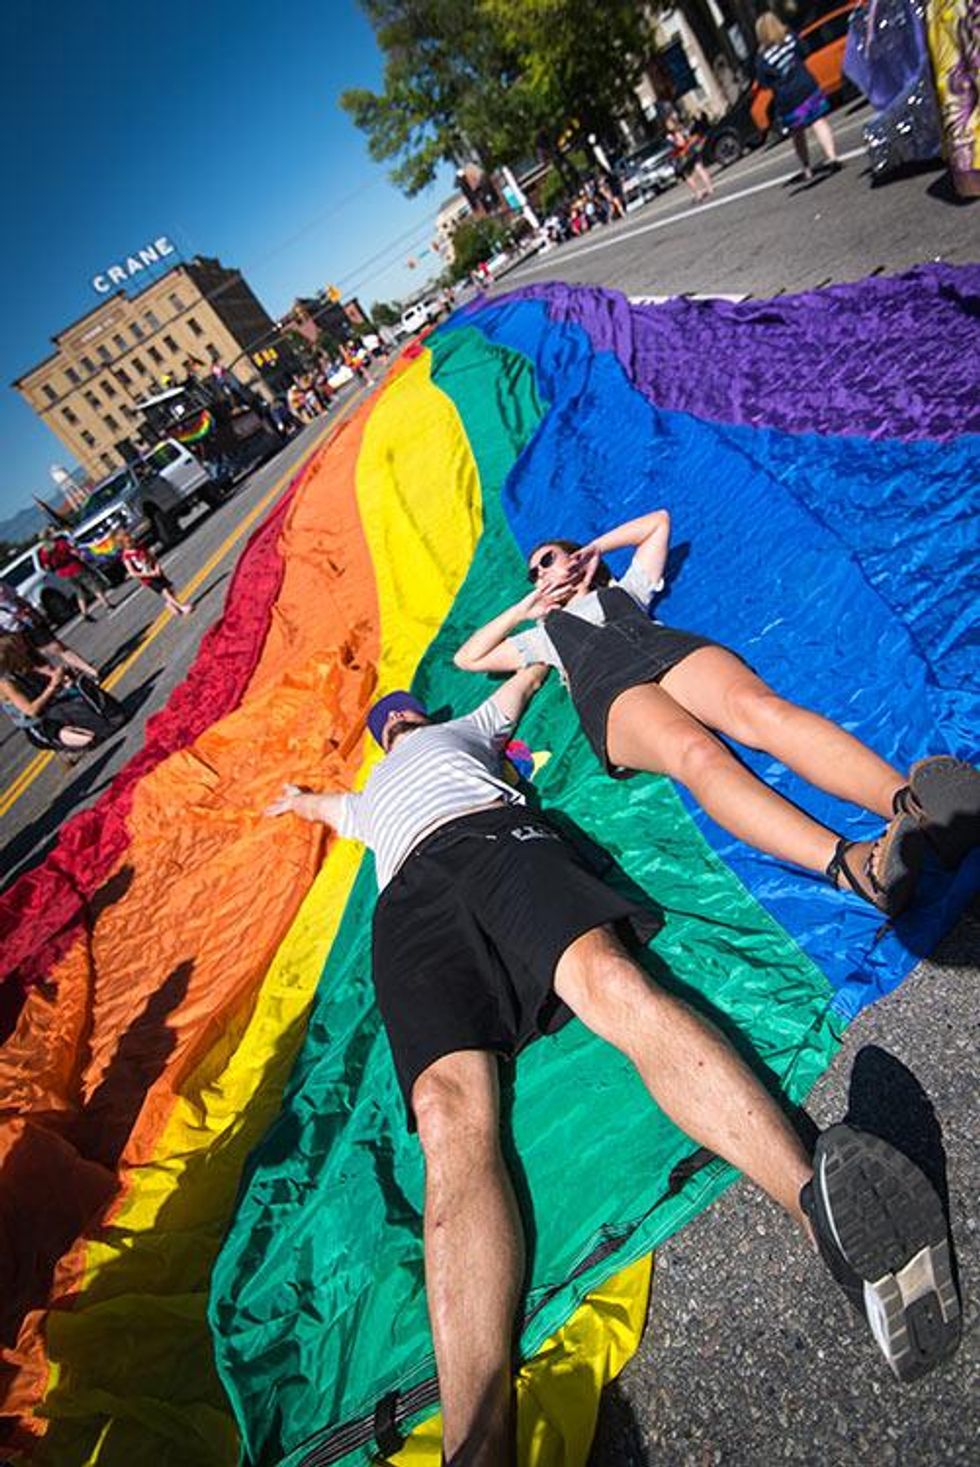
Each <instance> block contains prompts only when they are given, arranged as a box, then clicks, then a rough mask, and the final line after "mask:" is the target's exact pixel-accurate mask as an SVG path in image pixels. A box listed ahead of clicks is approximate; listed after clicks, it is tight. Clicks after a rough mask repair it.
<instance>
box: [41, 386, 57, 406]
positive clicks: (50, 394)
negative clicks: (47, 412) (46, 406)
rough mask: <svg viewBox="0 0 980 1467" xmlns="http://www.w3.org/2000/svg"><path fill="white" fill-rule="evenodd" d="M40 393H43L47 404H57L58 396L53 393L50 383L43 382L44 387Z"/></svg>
mask: <svg viewBox="0 0 980 1467" xmlns="http://www.w3.org/2000/svg"><path fill="white" fill-rule="evenodd" d="M41 391H42V392H43V393H44V395H45V397H46V398H47V399H48V402H57V401H58V394H57V393H56V392H55V390H54V388H53V387H52V386H51V383H50V382H45V384H44V386H43V387H42V388H41Z"/></svg>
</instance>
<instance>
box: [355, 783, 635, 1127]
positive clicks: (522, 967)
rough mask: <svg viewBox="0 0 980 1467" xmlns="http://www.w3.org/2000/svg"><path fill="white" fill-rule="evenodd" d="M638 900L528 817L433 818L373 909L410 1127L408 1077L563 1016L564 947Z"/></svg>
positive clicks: (505, 811) (380, 979)
mask: <svg viewBox="0 0 980 1467" xmlns="http://www.w3.org/2000/svg"><path fill="white" fill-rule="evenodd" d="M622 922H626V923H629V924H630V926H631V927H632V931H633V934H634V935H635V936H636V937H638V938H639V939H640V940H641V941H648V940H649V938H650V937H651V936H652V934H653V932H655V931H656V929H657V927H658V926H659V921H658V920H657V918H656V917H653V916H652V915H651V910H650V908H648V907H643V906H641V905H640V904H639V903H637V902H635V901H631V900H629V899H628V898H627V897H625V896H622V895H620V893H619V892H616V891H613V889H612V888H611V887H609V886H607V885H606V884H605V882H603V881H601V880H600V879H599V877H598V876H596V875H595V874H594V873H593V872H592V871H591V870H589V868H588V867H587V866H586V865H585V864H584V862H583V861H582V860H581V859H580V858H579V856H578V854H577V853H576V851H574V850H573V848H572V847H571V846H570V845H569V844H568V842H567V841H566V840H565V839H564V838H563V837H562V836H560V835H559V834H558V832H557V831H556V830H555V828H554V827H553V826H552V825H550V824H549V823H548V822H547V821H546V820H544V819H542V817H541V816H540V815H537V814H534V813H533V812H531V811H530V810H528V809H526V808H525V807H523V806H515V805H495V806H493V807H492V808H491V809H489V810H482V811H479V812H478V813H476V814H474V815H464V816H462V817H461V818H460V819H458V820H453V821H450V822H449V823H448V824H446V825H443V826H440V827H439V829H438V830H436V831H434V832H433V833H432V835H430V836H429V837H427V839H426V840H424V841H423V842H422V844H421V845H420V846H418V847H416V849H415V850H414V851H413V852H412V854H411V855H410V856H409V857H408V860H407V861H406V862H405V864H404V865H403V866H402V868H401V870H400V871H398V872H397V873H396V875H395V876H394V877H393V878H392V880H391V881H390V882H389V884H388V885H387V886H386V887H385V889H384V891H383V892H382V893H381V896H380V897H379V898H378V904H377V907H376V908H375V913H374V931H373V952H372V962H373V970H374V984H375V991H376V993H377V999H378V1007H379V1009H380V1011H381V1017H382V1019H383V1020H384V1025H385V1029H386V1030H387V1033H388V1040H389V1042H390V1044H391V1049H392V1054H393V1055H394V1060H395V1069H396V1071H397V1073H398V1083H399V1085H400V1086H401V1091H402V1096H403V1098H404V1101H405V1108H406V1111H407V1112H408V1125H409V1130H414V1127H415V1122H414V1117H413V1114H412V1105H411V1097H412V1087H413V1086H414V1084H415V1081H416V1080H417V1079H418V1077H419V1075H421V1074H422V1072H423V1070H426V1069H428V1067H429V1065H431V1064H433V1063H434V1062H435V1061H436V1060H437V1059H440V1058H442V1056H443V1055H446V1054H452V1053H454V1052H455V1051H457V1050H465V1049H480V1050H488V1051H493V1052H496V1053H498V1054H501V1055H505V1056H512V1055H515V1054H517V1053H518V1052H519V1051H520V1050H521V1049H522V1048H523V1047H524V1046H525V1045H526V1044H528V1043H529V1042H530V1041H531V1040H532V1039H535V1038H536V1037H537V1036H538V1035H539V1034H547V1033H552V1032H553V1031H554V1030H555V1029H558V1028H560V1027H561V1026H562V1024H564V1023H567V1021H568V1019H569V1018H571V1011H570V1010H569V1009H568V1008H567V1006H566V1005H565V1004H563V1003H562V1001H561V1000H560V999H559V998H558V996H557V994H556V993H555V991H554V987H553V982H554V976H555V969H556V967H557V966H558V960H559V959H560V957H561V956H562V954H563V953H564V952H565V950H566V948H568V947H569V946H570V944H571V943H573V942H574V941H575V939H576V938H577V937H581V936H582V934H583V933H584V932H589V931H591V929H592V928H594V927H603V926H605V925H606V924H609V923H622Z"/></svg>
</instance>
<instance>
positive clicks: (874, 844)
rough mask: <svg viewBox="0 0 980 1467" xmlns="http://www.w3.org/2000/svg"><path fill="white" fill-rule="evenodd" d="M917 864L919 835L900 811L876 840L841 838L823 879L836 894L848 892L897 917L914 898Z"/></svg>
mask: <svg viewBox="0 0 980 1467" xmlns="http://www.w3.org/2000/svg"><path fill="white" fill-rule="evenodd" d="M921 864H922V832H921V830H920V828H919V824H918V821H917V820H915V819H914V817H913V816H911V815H907V814H905V812H904V811H903V812H901V813H900V814H898V815H896V816H895V818H894V819H893V820H892V821H891V822H890V824H889V825H888V827H887V829H885V830H884V831H883V832H882V834H881V835H880V836H879V837H878V839H877V840H873V841H870V840H862V841H849V840H844V839H843V838H841V839H840V840H839V841H838V842H837V848H836V850H835V851H834V854H833V857H832V858H831V860H830V863H829V865H828V866H827V876H828V877H829V879H830V880H831V881H832V882H833V884H834V885H835V886H836V887H837V888H838V890H840V891H846V890H847V889H850V890H851V891H853V892H854V893H855V895H857V896H859V897H861V898H862V899H863V900H864V901H866V902H870V904H871V906H873V907H876V908H877V909H878V911H879V912H884V913H885V915H886V916H887V917H897V916H898V915H899V913H901V912H904V911H905V909H906V907H907V906H908V905H909V903H910V902H911V900H912V897H913V896H914V894H915V887H916V882H917V881H918V878H919V867H920V866H921Z"/></svg>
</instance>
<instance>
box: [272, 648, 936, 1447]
mask: <svg viewBox="0 0 980 1467" xmlns="http://www.w3.org/2000/svg"><path fill="white" fill-rule="evenodd" d="M546 675H547V669H546V668H545V667H543V666H541V665H535V666H531V667H527V668H524V669H522V670H521V671H519V672H517V673H515V674H514V675H513V676H512V677H511V678H509V679H508V680H507V681H506V682H505V683H503V684H502V685H501V686H500V687H499V688H498V689H497V690H496V692H494V693H493V695H492V696H491V697H490V698H488V699H487V700H486V702H484V703H483V704H481V705H480V707H478V708H477V709H476V710H475V711H474V712H473V713H470V714H468V715H466V716H465V717H463V718H456V719H453V720H451V721H450V722H447V723H435V722H433V720H432V719H431V718H430V717H429V715H428V714H427V713H426V711H425V709H424V708H423V707H422V706H421V704H420V703H418V702H417V701H416V699H415V698H413V697H412V695H411V694H409V693H406V692H395V693H390V694H388V695H387V697H385V698H382V699H381V700H380V701H379V702H378V703H376V704H375V705H374V707H373V708H372V709H371V712H370V714H369V716H368V726H369V728H370V731H371V733H372V735H373V736H374V738H375V739H376V740H377V742H378V743H379V744H380V746H381V748H382V750H383V751H384V754H385V756H386V757H385V758H384V759H383V760H382V762H381V763H380V764H379V765H378V767H377V768H376V769H375V770H374V772H373V774H372V775H371V778H370V779H369V781H368V783H367V785H366V787H365V789H364V790H363V792H362V793H360V794H342V793H339V792H338V793H315V792H313V791H309V790H302V789H300V788H299V787H297V786H295V785H287V786H286V787H285V789H284V791H283V793H282V795H281V796H280V797H279V799H277V800H275V801H274V802H273V803H272V804H271V805H270V806H269V807H268V810H267V812H266V813H267V814H269V815H283V814H286V813H290V812H291V813H293V814H295V815H298V816H300V817H301V818H302V819H305V820H311V821H319V822H321V823H323V824H326V825H330V826H332V827H333V828H334V829H335V830H336V831H337V832H338V833H339V834H340V835H342V836H348V837H351V838H352V839H356V840H360V841H363V842H364V843H365V844H366V845H368V846H369V847H370V848H371V850H372V851H373V852H374V856H375V861H376V866H377V876H378V886H379V891H380V895H379V898H378V902H377V906H376V908H375V914H374V925H373V949H372V964H373V976H374V984H375V990H376V994H377V999H378V1005H379V1009H380V1012H381V1016H382V1018H383V1020H384V1024H385V1029H386V1031H387V1034H388V1039H389V1042H390V1044H391V1050H392V1054H393V1056H394V1061H395V1068H396V1071H397V1074H398V1080H399V1084H400V1086H401V1091H402V1096H403V1098H404V1101H405V1108H406V1113H407V1119H408V1125H409V1128H410V1129H415V1128H417V1130H418V1135H419V1140H420V1142H421V1145H422V1149H423V1152H424V1156H425V1215H424V1244H425V1271H426V1294H427V1301H428V1309H429V1319H430V1323H431V1326H432V1335H433V1341H434V1346H435V1354H436V1366H437V1371H438V1376H439V1392H440V1399H441V1404H442V1415H443V1451H444V1457H445V1460H446V1462H447V1463H450V1464H452V1463H455V1464H457V1467H462V1464H464V1463H465V1464H468V1467H469V1464H473V1467H501V1464H503V1463H508V1462H513V1460H514V1451H515V1421H514V1397H513V1390H512V1373H513V1363H514V1362H513V1360H512V1352H513V1340H514V1321H515V1317H516V1312H517V1308H518V1303H519V1299H520V1294H521V1289H522V1285H523V1275H524V1244H523V1235H522V1228H521V1222H520V1217H519V1214H518V1209H517V1204H516V1200H515V1196H514V1191H513V1187H512V1184H511V1180H510V1177H509V1175H508V1172H507V1168H506V1166H505V1163H504V1159H503V1153H502V1150H501V1145H500V1126H499V1091H498V1073H497V1066H498V1059H499V1058H501V1057H511V1056H514V1055H516V1054H517V1053H518V1052H519V1051H520V1050H521V1049H522V1048H523V1047H524V1046H525V1045H526V1044H528V1043H530V1042H531V1041H532V1040H533V1039H535V1038H537V1037H538V1036H539V1035H541V1034H544V1033H548V1032H551V1031H553V1030H554V1029H556V1028H557V1027H559V1026H560V1025H561V1024H562V1023H564V1022H566V1021H567V1020H568V1019H569V1018H571V1017H572V1016H573V1015H574V1016H575V1017H577V1018H578V1019H580V1020H581V1021H582V1023H584V1024H586V1025H587V1026H588V1027H589V1028H590V1029H592V1030H593V1031H594V1032H595V1033H596V1034H598V1035H599V1036H600V1037H601V1038H603V1039H605V1040H607V1041H608V1042H609V1043H610V1044H613V1045H615V1047H616V1048H617V1049H619V1050H620V1051H621V1052H622V1053H623V1054H625V1055H626V1056H627V1057H628V1058H629V1059H630V1060H631V1062H632V1063H633V1064H634V1065H635V1066H636V1069H637V1070H638V1072H639V1074H640V1076H641V1078H642V1079H643V1081H644V1083H645V1084H646V1086H647V1089H648V1090H649V1092H650V1094H651V1096H652V1097H653V1099H654V1100H655V1101H656V1102H657V1104H658V1105H659V1106H660V1107H661V1108H662V1110H663V1111H664V1112H665V1113H666V1114H667V1115H668V1116H670V1117H671V1119H672V1120H673V1121H674V1122H675V1123H676V1124H677V1125H678V1126H679V1127H681V1129H682V1130H683V1131H685V1132H686V1133H687V1134H688V1135H689V1136H690V1137H691V1138H692V1139H693V1140H694V1141H696V1142H697V1143H698V1144H699V1145H701V1146H704V1147H707V1148H708V1149H709V1150H711V1151H713V1152H715V1153H716V1154H717V1155H718V1156H720V1157H722V1158H724V1159H725V1160H726V1161H728V1162H730V1163H731V1165H732V1166H734V1167H737V1168H738V1169H739V1170H740V1171H743V1172H745V1173H746V1175H747V1176H748V1177H750V1178H751V1179H752V1180H753V1181H754V1182H755V1183H756V1185H757V1186H759V1187H761V1188H762V1189H763V1191H765V1192H767V1193H768V1194H769V1196H770V1197H772V1198H773V1199H774V1200H775V1201H776V1202H778V1203H779V1204H780V1206H782V1207H783V1208H784V1209H785V1210H786V1211H787V1212H788V1213H789V1214H790V1216H791V1217H793V1218H794V1219H795V1220H796V1221H797V1222H798V1223H799V1224H800V1226H801V1228H802V1229H803V1230H804V1232H805V1233H806V1234H807V1235H808V1236H809V1238H810V1239H811V1241H812V1242H815V1243H816V1245H817V1247H818V1248H819V1250H820V1253H821V1254H822V1255H823V1258H824V1260H825V1262H826V1263H827V1265H828V1267H829V1268H830V1269H831V1271H832V1273H833V1274H834V1277H835V1278H836V1279H837V1280H838V1282H839V1283H841V1285H842V1286H843V1288H844V1289H845V1291H846V1292H847V1294H848V1296H849V1297H850V1298H851V1300H852V1302H853V1303H854V1304H855V1305H856V1306H857V1307H858V1308H859V1309H860V1310H861V1311H862V1312H863V1313H864V1314H865V1316H866V1318H867V1320H868V1323H869V1325H870V1327H871V1330H872V1333H873V1335H874V1337H875V1339H876V1341H877V1343H878V1346H879V1348H880V1349H881V1351H882V1353H883V1354H884V1356H885V1358H886V1360H887V1361H888V1363H889V1365H890V1366H891V1368H892V1370H893V1371H894V1373H895V1375H896V1376H897V1377H898V1378H899V1379H900V1380H913V1379H915V1378H917V1377H918V1376H920V1375H922V1374H924V1373H925V1372H926V1371H927V1370H929V1369H931V1368H932V1366H934V1365H935V1364H936V1363H937V1362H938V1361H939V1360H941V1359H943V1358H945V1357H946V1356H948V1355H950V1354H951V1353H952V1352H953V1351H954V1350H955V1349H956V1347H957V1345H958V1343H959V1336H960V1328H961V1320H960V1313H961V1311H960V1302H959V1299H958V1296H957V1291H956V1286H955V1283H954V1280H953V1276H952V1271H951V1266H950V1242H949V1236H948V1232H947V1227H946V1221H945V1216H944V1213H943V1210H942V1206H941V1204H940V1201H939V1199H938V1197H937V1195H936V1193H935V1191H934V1190H933V1188H932V1187H931V1185H930V1183H929V1182H928V1181H927V1179H926V1178H925V1176H923V1174H922V1173H921V1172H920V1171H919V1170H918V1169H917V1168H916V1167H915V1166H913V1164H912V1163H911V1162H910V1161H909V1160H908V1159H907V1158H906V1157H905V1156H903V1155H902V1153H901V1152H899V1151H897V1150H895V1149H894V1148H893V1147H891V1146H889V1145H888V1144H887V1143H886V1142H884V1141H882V1140H880V1139H879V1138H878V1137H876V1136H873V1135H870V1134H868V1133H865V1132H862V1131H859V1130H857V1129H855V1128H854V1127H851V1126H848V1125H844V1124H840V1125H835V1126H832V1127H831V1128H830V1129H829V1130H827V1131H825V1132H823V1133H822V1135H821V1136H820V1137H819V1139H818V1141H817V1145H816V1149H815V1152H814V1154H813V1156H812V1158H811V1156H810V1155H809V1154H808V1152H807V1150H806V1149H805V1147H804V1146H803V1144H802V1142H801V1140H800V1138H799V1136H798V1135H797V1133H796V1131H795V1130H794V1128H793V1126H792V1125H791V1123H790V1121H789V1120H788V1118H787V1117H786V1116H785V1115H784V1113H783V1111H782V1110H781V1109H780V1106H779V1104H778V1103H777V1101H776V1100H775V1099H773V1097H772V1096H770V1094H769V1093H768V1091H767V1090H766V1089H765V1088H764V1087H763V1085H762V1084H761V1083H760V1081H759V1080H757V1079H756V1077H755V1075H754V1074H753V1073H752V1071H751V1070H750V1069H749V1068H748V1067H747V1066H746V1065H745V1064H744V1063H743V1061H742V1060H741V1059H740V1058H739V1057H738V1055H737V1054H736V1052H735V1051H734V1049H732V1047H731V1046H730V1045H729V1044H728V1042H727V1041H726V1040H725V1039H724V1038H723V1037H722V1035H721V1034H720V1033H719V1032H718V1031H717V1030H716V1029H715V1028H714V1027H713V1026H712V1025H711V1024H710V1023H708V1022H707V1021H706V1020H705V1019H703V1018H702V1017H701V1016H700V1015H699V1014H697V1013H695V1012H694V1010H692V1009H691V1008H689V1007H688V1006H687V1005H686V1004H685V1003H683V1002H682V1001H681V1000H680V999H678V998H676V997H674V996H673V995H672V994H670V993H668V992H667V991H666V990H664V989H663V988H661V987H660V986H659V985H658V984H656V983H655V982H653V981H652V980H651V979H650V978H649V977H648V975H647V974H646V973H645V972H644V971H643V969H642V968H641V967H640V966H639V965H638V964H637V963H636V962H635V961H634V960H633V959H632V958H631V957H630V955H629V953H628V951H627V947H626V946H625V943H626V942H628V941H629V940H630V930H632V936H633V938H634V939H635V938H636V937H640V938H641V939H643V938H644V937H648V936H649V935H650V922H649V913H648V912H647V911H646V910H645V909H644V908H643V907H642V906H640V905H639V904H638V903H637V902H635V901H632V900H630V899H628V898H627V897H625V896H622V895H620V894H619V893H617V892H615V891H613V890H612V889H611V888H610V887H608V886H607V885H605V884H604V882H602V881H601V880H600V879H599V878H598V877H597V876H596V875H594V874H593V872H592V871H590V870H589V869H588V868H587V867H586V866H585V865H584V864H583V862H582V860H581V859H580V858H579V856H578V854H577V852H576V851H575V850H574V849H573V848H572V847H571V846H570V845H569V844H568V843H567V842H566V840H565V839H564V838H563V837H562V836H561V835H560V834H559V833H558V831H557V830H556V829H555V828H554V827H553V826H552V825H550V824H549V822H548V821H547V820H546V819H544V818H543V817H542V816H540V815H539V814H538V813H537V812H531V811H529V810H528V808H527V805H526V801H525V798H524V796H523V794H522V793H521V792H520V790H518V789H516V788H514V786H513V785H511V784H510V783H508V782H507V780H506V779H505V778H504V775H503V772H502V768H501V756H502V753H503V750H504V747H505V746H506V744H507V741H508V739H509V738H510V736H511V733H512V731H513V729H514V726H515V725H516V723H517V721H518V719H519V718H520V716H521V714H522V712H523V711H524V708H525V707H526V705H527V703H528V701H529V699H530V698H531V696H532V695H533V693H534V692H535V691H536V690H537V688H538V687H539V686H540V685H541V683H542V682H543V681H544V678H545V676H546Z"/></svg>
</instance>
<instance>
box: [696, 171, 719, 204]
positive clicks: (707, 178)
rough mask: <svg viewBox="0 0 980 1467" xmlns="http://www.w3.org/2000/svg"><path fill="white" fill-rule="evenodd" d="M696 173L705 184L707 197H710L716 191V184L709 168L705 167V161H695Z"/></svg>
mask: <svg viewBox="0 0 980 1467" xmlns="http://www.w3.org/2000/svg"><path fill="white" fill-rule="evenodd" d="M694 173H695V176H696V177H697V178H699V179H700V180H701V183H702V185H703V186H704V192H705V197H706V198H709V199H710V197H711V195H712V194H713V193H714V191H715V185H714V182H713V180H712V177H711V174H710V173H709V172H708V170H707V168H705V166H704V164H703V163H695V165H694Z"/></svg>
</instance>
